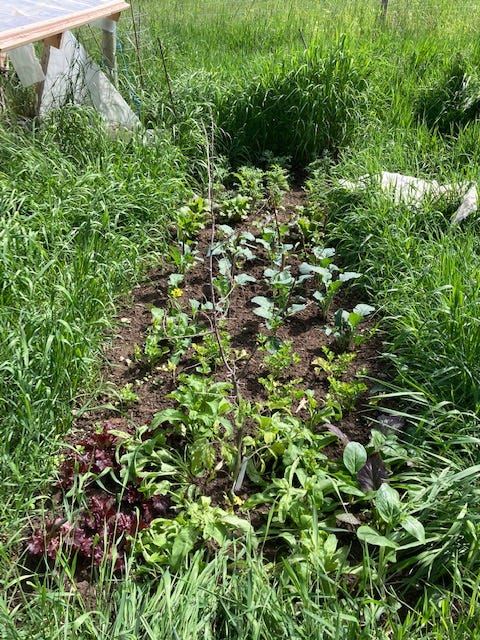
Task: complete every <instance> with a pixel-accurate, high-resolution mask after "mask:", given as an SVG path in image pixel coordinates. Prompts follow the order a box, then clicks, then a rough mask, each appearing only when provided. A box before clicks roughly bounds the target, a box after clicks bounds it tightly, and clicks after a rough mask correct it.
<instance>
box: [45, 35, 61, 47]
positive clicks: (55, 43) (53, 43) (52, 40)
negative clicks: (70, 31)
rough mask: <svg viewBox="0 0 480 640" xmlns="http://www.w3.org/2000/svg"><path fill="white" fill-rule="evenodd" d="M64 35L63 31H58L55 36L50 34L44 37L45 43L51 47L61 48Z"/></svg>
mask: <svg viewBox="0 0 480 640" xmlns="http://www.w3.org/2000/svg"><path fill="white" fill-rule="evenodd" d="M62 36H63V33H56V34H55V35H54V36H48V38H44V39H43V44H45V45H47V46H49V47H55V49H60V45H61V44H62Z"/></svg>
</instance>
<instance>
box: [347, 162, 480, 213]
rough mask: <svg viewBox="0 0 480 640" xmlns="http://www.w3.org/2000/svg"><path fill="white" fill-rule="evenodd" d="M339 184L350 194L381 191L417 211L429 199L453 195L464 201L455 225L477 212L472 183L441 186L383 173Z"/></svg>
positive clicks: (475, 189) (435, 183)
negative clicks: (371, 189) (374, 188)
mask: <svg viewBox="0 0 480 640" xmlns="http://www.w3.org/2000/svg"><path fill="white" fill-rule="evenodd" d="M340 184H341V185H342V187H344V188H345V189H348V190H349V191H366V190H367V189H368V188H369V187H377V188H378V187H379V188H380V189H381V190H382V191H384V192H386V193H389V194H390V195H391V196H392V197H393V200H394V201H395V202H396V203H397V204H398V203H399V202H404V203H406V204H409V205H411V206H414V207H420V206H421V205H422V203H423V202H424V200H426V199H436V198H440V197H441V196H443V195H446V194H451V195H452V196H453V197H458V198H460V199H461V203H460V206H459V208H458V209H457V211H456V212H455V215H454V216H453V218H452V224H453V223H456V222H460V221H461V220H464V219H465V218H466V217H467V216H469V215H470V214H471V213H474V212H475V211H477V210H478V192H477V188H476V186H475V185H472V184H469V183H460V184H440V183H438V182H437V181H436V180H423V179H422V178H415V177H414V176H405V175H403V174H401V173H391V172H389V171H382V172H381V173H379V174H376V175H373V176H368V175H366V176H362V177H361V178H359V179H358V180H357V181H356V182H350V181H348V180H340Z"/></svg>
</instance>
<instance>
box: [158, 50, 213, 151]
mask: <svg viewBox="0 0 480 640" xmlns="http://www.w3.org/2000/svg"><path fill="white" fill-rule="evenodd" d="M157 41H158V46H159V48H160V55H161V57H162V64H163V70H164V72H165V79H166V81H167V87H168V94H169V96H170V104H171V106H172V111H173V115H174V116H175V118H177V120H178V114H177V110H176V108H175V100H174V99H173V91H172V85H171V83H170V74H169V73H168V69H167V61H166V60H165V54H164V51H163V45H162V41H161V40H160V38H157ZM207 144H208V141H207Z"/></svg>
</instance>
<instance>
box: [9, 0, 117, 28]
mask: <svg viewBox="0 0 480 640" xmlns="http://www.w3.org/2000/svg"><path fill="white" fill-rule="evenodd" d="M111 4H112V0H61V2H59V1H58V0H57V1H55V0H10V1H9V2H2V5H5V6H2V8H1V11H0V34H1V33H2V31H10V30H13V29H24V28H25V27H30V26H32V25H34V24H37V23H39V22H47V21H50V20H52V21H56V20H58V19H61V18H67V17H69V16H72V15H74V14H76V13H82V12H83V11H89V10H91V9H97V8H98V7H101V6H103V5H106V6H107V7H108V5H111Z"/></svg>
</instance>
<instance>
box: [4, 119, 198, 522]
mask: <svg viewBox="0 0 480 640" xmlns="http://www.w3.org/2000/svg"><path fill="white" fill-rule="evenodd" d="M63 119H64V120H63ZM67 120H68V123H69V124H68V130H67V127H66V125H64V123H66V122H67ZM0 136H1V147H0V148H1V150H0V163H1V165H0V166H1V173H0V198H1V201H2V224H1V230H0V244H1V247H2V251H1V257H0V273H1V282H2V285H1V288H0V326H1V335H2V342H1V346H0V353H1V356H0V362H1V365H0V371H1V379H0V388H1V391H0V396H1V412H2V422H1V427H0V430H1V443H0V459H1V462H2V464H1V465H0V468H1V475H2V491H3V492H4V495H3V499H2V511H6V512H7V513H8V510H9V508H10V506H11V503H13V504H14V505H15V504H16V505H17V506H20V505H21V504H22V502H23V501H24V500H25V499H26V497H25V496H26V495H27V496H28V494H29V491H30V490H31V488H32V486H35V485H37V484H38V482H39V477H40V476H43V477H45V472H46V470H47V469H48V467H49V464H50V461H51V457H50V454H51V452H52V446H53V443H54V441H55V439H56V437H57V436H58V435H60V434H63V433H64V432H65V430H66V429H67V428H68V426H69V424H70V422H71V417H72V409H73V407H74V405H73V404H72V402H73V401H74V399H75V397H76V395H77V394H78V393H79V392H81V391H85V390H86V389H87V388H88V385H89V384H90V382H91V374H92V371H93V370H94V367H93V358H94V356H95V355H96V352H97V349H98V347H99V344H100V341H101V340H102V339H103V335H104V333H105V330H106V327H107V325H108V323H109V322H110V321H111V318H112V315H113V313H114V301H115V300H116V298H117V296H118V295H119V294H120V293H121V292H122V291H126V290H128V289H129V288H130V287H131V285H132V282H133V281H134V279H135V277H136V274H137V273H138V272H139V269H140V267H141V260H142V259H144V257H145V254H146V252H149V251H150V252H152V253H158V251H159V250H161V247H162V242H164V238H165V233H166V232H165V227H166V220H168V219H169V217H170V216H171V213H172V209H174V208H175V206H176V204H177V203H178V202H179V201H180V200H181V199H183V197H184V196H185V194H186V186H185V179H184V178H183V177H182V170H183V171H184V169H185V160H184V159H183V157H182V155H181V154H180V153H179V152H178V151H177V150H175V149H173V148H172V147H171V146H169V144H168V142H166V141H165V140H164V141H162V140H159V141H158V143H157V144H156V145H155V146H153V147H151V148H148V147H144V146H143V145H142V144H141V143H137V142H135V141H132V142H122V141H112V140H110V139H109V138H108V136H107V135H106V134H105V132H104V131H103V128H102V126H101V124H100V123H99V121H98V119H97V118H96V117H95V116H94V115H93V114H91V113H89V112H85V111H83V110H81V111H78V110H76V109H68V113H67V112H65V113H64V114H63V115H62V114H56V116H52V118H51V119H50V120H49V121H48V122H46V123H44V124H43V125H41V127H40V128H39V129H36V130H33V131H32V132H30V133H28V132H22V131H18V130H15V129H13V130H10V131H7V130H1V131H0ZM147 255H148V254H147ZM92 367H93V368H92Z"/></svg>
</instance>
